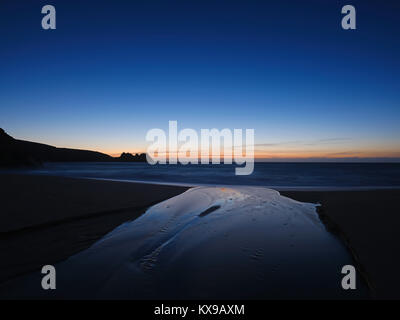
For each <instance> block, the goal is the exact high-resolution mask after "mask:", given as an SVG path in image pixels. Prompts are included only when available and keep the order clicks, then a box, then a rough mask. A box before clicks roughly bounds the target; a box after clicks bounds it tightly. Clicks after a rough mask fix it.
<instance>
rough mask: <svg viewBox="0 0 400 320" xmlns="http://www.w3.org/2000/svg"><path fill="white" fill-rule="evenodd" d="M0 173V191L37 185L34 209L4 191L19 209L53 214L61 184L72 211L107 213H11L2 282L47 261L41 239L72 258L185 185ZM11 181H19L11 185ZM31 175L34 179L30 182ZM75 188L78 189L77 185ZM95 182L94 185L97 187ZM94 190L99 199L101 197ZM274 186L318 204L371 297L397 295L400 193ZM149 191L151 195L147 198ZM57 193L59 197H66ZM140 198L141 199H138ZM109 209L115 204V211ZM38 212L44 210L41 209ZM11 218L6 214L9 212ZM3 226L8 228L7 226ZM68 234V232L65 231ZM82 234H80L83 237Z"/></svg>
mask: <svg viewBox="0 0 400 320" xmlns="http://www.w3.org/2000/svg"><path fill="white" fill-rule="evenodd" d="M0 176H1V178H2V179H1V182H2V183H1V185H0V187H1V191H2V193H3V194H4V191H5V187H6V186H7V181H6V180H10V179H11V180H13V181H14V187H16V186H17V187H18V188H19V193H20V196H22V197H23V195H25V196H26V194H27V193H29V194H31V193H32V190H34V189H35V188H32V187H33V186H35V185H36V187H38V186H42V187H41V188H39V190H38V191H34V192H37V194H36V197H37V199H36V201H37V204H40V205H39V206H36V207H35V204H33V205H32V203H27V202H26V201H18V200H20V199H15V197H16V195H15V194H13V193H12V192H11V193H10V190H8V195H7V194H6V197H5V199H7V201H8V202H13V203H14V205H15V206H22V207H24V205H26V206H28V207H30V208H35V209H34V210H33V211H35V212H34V213H40V214H41V215H44V216H47V218H48V216H49V215H51V214H52V213H54V212H52V210H54V209H51V208H50V207H51V205H54V204H55V203H54V202H56V203H58V202H59V200H60V199H59V195H57V192H56V190H54V181H58V183H61V185H64V191H66V193H69V194H67V195H64V196H66V197H67V198H70V197H71V193H72V195H73V194H74V193H75V196H77V197H78V200H80V201H78V203H77V207H76V208H80V209H82V207H83V208H86V209H87V208H99V207H100V208H103V207H102V205H104V204H106V206H107V210H91V211H87V212H86V213H83V212H82V211H80V212H79V213H78V214H77V212H72V213H73V214H72V213H71V211H70V208H66V211H65V210H64V211H63V212H64V213H65V212H67V213H69V214H70V215H71V216H67V217H63V218H62V219H58V220H54V216H53V221H46V219H45V220H44V221H43V219H42V223H38V224H36V225H32V223H31V224H29V223H26V221H25V223H24V219H15V216H13V219H14V220H17V221H18V223H17V224H19V227H20V228H19V229H18V228H15V226H14V228H8V232H9V233H8V232H7V228H5V227H4V225H3V226H2V228H1V229H2V230H0V249H2V250H3V253H2V256H3V257H2V259H1V261H5V259H4V257H6V258H7V260H10V257H11V260H13V259H16V261H14V262H15V263H11V264H8V265H7V264H4V263H2V265H1V266H0V271H2V277H1V278H0V283H1V282H3V281H6V280H8V279H10V278H12V277H15V276H18V275H21V274H24V273H27V272H30V271H33V270H36V269H37V268H38V267H39V266H41V265H43V264H47V262H46V263H44V262H45V261H44V260H46V259H44V258H45V257H46V255H45V257H43V256H42V257H41V258H39V259H38V258H37V257H36V258H33V256H34V255H35V254H37V252H38V251H37V250H39V251H40V248H42V247H43V246H45V247H46V244H47V245H48V243H49V242H50V243H51V244H50V245H49V248H46V250H47V257H50V258H49V259H50V260H52V261H51V262H52V263H54V262H57V261H63V260H65V259H66V258H68V257H69V256H71V255H73V254H75V253H77V252H80V251H82V250H84V249H86V248H88V247H90V246H91V245H92V244H93V243H95V242H96V241H97V240H98V239H100V238H101V237H102V236H104V235H105V234H107V233H108V232H109V231H111V230H113V229H114V228H115V227H117V226H119V225H121V224H123V223H124V222H127V221H132V220H134V219H136V218H137V217H139V216H140V215H141V214H142V213H144V212H145V211H146V209H147V208H149V207H150V206H152V205H154V204H156V203H158V202H161V201H163V200H166V199H169V198H171V197H173V196H176V195H178V194H180V193H182V192H184V191H186V190H187V189H188V187H182V186H176V185H173V186H171V185H169V184H163V185H161V184H154V183H134V182H132V181H124V182H122V181H119V182H117V181H109V180H106V179H77V178H67V177H55V176H43V175H18V174H17V175H4V174H2V175H0ZM7 177H8V179H7ZM16 180H19V181H17V183H15V182H16ZM33 180H35V181H36V182H33ZM27 181H28V183H27ZM29 181H30V182H29ZM72 181H73V182H74V183H75V187H74V188H69V187H71V183H72V184H74V183H73V182H72ZM18 182H19V183H18ZM126 182H129V183H126ZM32 183H33V184H32ZM46 183H47V188H48V189H47V191H49V190H50V191H51V192H50V193H52V195H53V197H50V198H51V199H50V200H51V201H50V203H49V197H48V196H46V195H45V194H46V187H43V185H45V184H46ZM56 185H57V184H56ZM78 185H79V186H80V187H78ZM95 185H96V187H94V186H95ZM117 185H118V186H117ZM65 187H68V188H65ZM234 187H235V186H234ZM236 187H237V186H236ZM82 188H83V189H82ZM92 188H93V189H92ZM99 190H100V195H101V196H99V194H98V192H99ZM101 190H103V191H101ZM14 191H15V190H14ZM105 191H106V192H105ZM278 191H279V192H280V194H281V195H283V196H286V197H289V198H291V199H294V200H297V201H301V202H307V203H319V204H321V205H322V207H321V208H322V211H320V212H318V214H319V216H320V219H321V221H322V222H323V223H324V225H325V227H326V229H327V230H328V231H329V232H332V229H333V231H334V233H335V235H336V236H338V237H339V238H340V240H341V241H342V243H343V244H344V245H346V247H347V248H348V249H349V251H350V252H351V253H352V255H353V258H354V259H355V260H356V261H357V263H358V264H359V266H361V272H362V273H364V271H363V269H365V274H366V279H367V282H371V283H372V285H371V283H370V287H372V288H373V290H372V293H373V298H378V299H380V298H389V299H393V298H399V297H400V295H399V293H398V292H397V286H398V285H400V283H399V279H398V277H397V271H395V270H397V269H396V268H398V267H400V261H399V260H400V259H399V258H397V257H396V255H395V252H396V251H395V250H397V249H398V245H397V244H396V243H398V242H399V241H396V238H395V237H396V231H397V227H400V218H399V217H397V216H396V212H400V210H398V209H399V204H398V201H396V199H397V198H398V197H399V196H400V190H397V189H384V190H382V189H378V190H377V189H373V190H346V191H344V190H334V191H328V190H286V191H285V190H279V189H278ZM102 192H103V193H102ZM104 192H105V193H104ZM85 193H86V194H85ZM87 193H88V194H89V195H90V196H89V199H90V201H89V202H93V203H92V204H95V205H94V206H93V207H91V206H90V205H88V204H86V205H85V204H84V203H82V198H80V199H79V197H80V196H81V197H83V198H85V197H86V196H87ZM93 193H94V197H93ZM104 194H108V195H109V197H110V199H109V200H110V201H111V203H112V205H111V206H110V203H109V202H108V201H105V202H104V200H105V199H104ZM146 194H147V196H146ZM150 194H151V196H149V195H150ZM143 196H145V198H146V199H143ZM17 198H18V196H17ZM28 198H29V196H28ZM61 198H62V199H63V197H61ZM72 198H73V197H72ZM127 198H134V200H135V201H136V205H133V206H132V205H129V206H126V205H125V206H122V207H121V206H120V207H118V205H121V203H124V204H126V203H127V202H126V200H127ZM139 199H141V202H140V201H139ZM29 200H30V201H32V197H30V199H29ZM64 200H65V199H64ZM150 200H152V201H150ZM138 201H139V203H138ZM99 202H100V203H99ZM377 203H379V204H380V207H379V206H378V207H377V206H376V204H377ZM139 204H141V206H139ZM46 205H47V210H48V211H47V212H43V208H46ZM49 205H50V207H49ZM113 206H114V208H112V207H113ZM116 206H117V207H116ZM3 207H4V204H3ZM56 207H57V206H56ZM67 207H68V206H67ZM110 208H111V209H110ZM5 209H6V210H4V211H7V210H8V212H9V213H10V211H11V212H12V211H14V213H15V210H12V208H11V206H7V205H6V208H5ZM39 210H42V211H41V212H38V211H39ZM68 210H69V211H68ZM396 210H397V211H396ZM17 211H18V210H17ZM78 211H79V210H78ZM381 211H385V212H391V213H392V214H391V215H390V216H386V217H385V218H386V220H385V218H384V217H381V216H380V214H379V213H380V212H381ZM31 213H32V212H31ZM20 214H22V218H24V216H25V218H26V216H27V215H28V213H26V212H25V213H21V211H20ZM6 216H7V214H6ZM1 218H2V219H3V221H4V219H5V218H6V219H7V217H1ZM42 218H43V217H42ZM8 219H11V218H10V216H9V217H8ZM47 220H48V219H47ZM27 221H29V219H27ZM11 224H12V223H11ZM14 225H15V223H14ZM4 229H6V231H5V230H4ZM330 229H331V230H330ZM371 230H372V231H375V233H377V234H379V235H380V236H381V237H377V238H376V237H375V238H372V239H369V237H368V235H369V234H371ZM69 233H70V235H69V236H67V235H68V234H69ZM71 234H72V235H71ZM82 234H83V235H84V236H82ZM372 234H373V232H372ZM65 237H67V239H65ZM391 237H393V238H391ZM32 239H34V241H33V243H31V242H32V241H30V240H32ZM26 243H29V246H30V248H28V249H30V250H28V249H27V248H25V245H26ZM32 248H33V249H32ZM46 250H45V251H46ZM382 251H383V253H385V254H388V253H390V252H392V254H391V255H389V254H388V256H389V257H390V259H391V260H392V261H391V262H392V263H391V264H390V263H386V264H385V263H383V264H382V263H380V262H379V261H380V260H379V259H381V258H382V255H383V256H384V254H383V253H382ZM12 252H14V253H12ZM50 264H51V263H50ZM15 267H17V270H15ZM388 267H389V269H390V272H389V273H390V274H391V275H393V276H394V277H397V278H396V279H392V281H391V282H390V281H389V282H388V281H387V277H388V275H387V270H388ZM11 269H13V270H11ZM17 271H18V272H17ZM393 280H395V281H393Z"/></svg>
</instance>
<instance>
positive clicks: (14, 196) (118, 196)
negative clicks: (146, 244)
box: [0, 174, 187, 283]
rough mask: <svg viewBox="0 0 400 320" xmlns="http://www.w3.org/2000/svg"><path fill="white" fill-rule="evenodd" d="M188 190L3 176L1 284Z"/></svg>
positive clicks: (58, 258) (72, 251)
mask: <svg viewBox="0 0 400 320" xmlns="http://www.w3.org/2000/svg"><path fill="white" fill-rule="evenodd" d="M185 190H187V188H186V187H177V186H164V185H163V186H161V185H151V184H138V183H122V182H110V181H97V180H85V179H73V178H65V177H51V176H33V175H32V176H29V175H8V174H1V175H0V197H1V211H0V219H1V223H0V283H1V282H3V281H5V280H7V279H10V278H13V277H15V276H17V275H20V274H24V273H27V272H30V271H33V270H37V269H38V268H41V267H42V266H43V265H45V264H54V263H56V262H58V261H61V260H64V259H66V258H68V257H69V256H71V255H73V254H75V253H77V252H79V251H82V250H84V249H86V248H88V247H89V246H91V245H92V244H93V243H94V242H95V241H97V240H98V239H99V238H101V237H102V236H104V235H105V234H106V233H108V232H110V231H111V230H113V229H114V228H116V227H117V226H119V225H120V224H122V223H124V222H126V221H129V220H133V219H135V218H137V217H138V216H140V215H141V214H142V213H143V212H144V211H145V210H146V208H148V207H149V206H151V205H153V204H156V203H158V202H160V201H163V200H165V199H168V198H171V197H173V196H176V195H178V194H180V193H182V192H184V191H185Z"/></svg>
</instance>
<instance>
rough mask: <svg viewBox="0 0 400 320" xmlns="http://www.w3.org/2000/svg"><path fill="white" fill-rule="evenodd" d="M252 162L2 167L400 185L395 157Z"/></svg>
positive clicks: (305, 185)
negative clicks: (246, 171) (249, 168)
mask: <svg viewBox="0 0 400 320" xmlns="http://www.w3.org/2000/svg"><path fill="white" fill-rule="evenodd" d="M254 165H255V167H254V171H253V173H252V174H251V175H241V176H240V175H235V168H236V167H237V166H236V165H226V164H216V165H212V164H209V165H200V164H199V165H194V164H188V165H182V164H164V165H161V164H157V165H150V164H148V163H135V162H110V163H107V162H85V163H83V162H82V163H78V162H75V163H71V162H69V163H45V164H43V165H42V166H41V167H37V168H29V169H18V170H7V172H12V173H27V174H38V175H54V176H65V177H76V178H92V179H106V180H116V181H131V182H147V183H161V184H175V185H185V186H195V185H202V186H210V185H242V186H265V187H270V188H276V189H280V190H284V189H289V190H290V189H375V188H376V189H379V188H383V189H384V188H400V163H293V162H287V163H282V162H276V163H271V162H256V163H255V164H254ZM2 172H4V170H3V171H2Z"/></svg>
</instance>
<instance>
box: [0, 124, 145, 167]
mask: <svg viewBox="0 0 400 320" xmlns="http://www.w3.org/2000/svg"><path fill="white" fill-rule="evenodd" d="M113 161H122V162H144V161H146V155H145V154H135V155H132V154H130V153H125V152H124V153H122V154H121V156H120V157H111V156H110V155H108V154H105V153H101V152H97V151H89V150H79V149H69V148H57V147H54V146H50V145H47V144H43V143H37V142H31V141H24V140H18V139H14V138H13V137H11V136H10V135H8V134H7V133H6V132H5V131H4V130H3V129H1V128H0V167H18V166H34V165H40V164H42V163H43V162H113Z"/></svg>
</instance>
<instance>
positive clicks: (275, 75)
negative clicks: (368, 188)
mask: <svg viewBox="0 0 400 320" xmlns="http://www.w3.org/2000/svg"><path fill="white" fill-rule="evenodd" d="M45 4H52V5H54V6H55V7H56V10H57V29H56V30H43V29H42V28H41V19H42V16H43V15H42V14H41V8H42V6H43V5H45ZM345 4H352V5H354V6H355V7H356V10H357V30H347V31H345V30H342V28H341V24H340V21H341V18H342V14H341V7H342V6H343V5H345ZM0 37H1V50H0V127H2V128H4V129H5V130H6V131H7V132H9V133H10V134H11V135H13V136H15V137H17V138H21V139H28V140H34V141H40V142H44V143H49V144H54V145H57V146H68V147H78V148H89V149H96V150H100V151H105V152H109V153H114V152H120V151H141V150H144V148H145V145H146V143H145V140H144V138H145V134H146V131H147V130H149V129H151V128H154V127H161V128H166V127H167V125H168V120H178V125H179V126H180V128H184V127H191V128H195V129H200V128H213V127H216V128H219V129H222V128H225V127H228V128H232V129H233V128H254V129H255V130H256V143H257V144H259V146H258V147H257V150H258V153H259V154H262V155H264V154H267V156H272V157H275V156H277V157H292V156H293V154H298V156H299V157H305V156H307V157H308V156H310V157H317V156H318V157H320V156H323V157H325V156H326V157H335V156H349V157H358V156H360V157H372V156H374V157H376V156H377V157H380V156H382V157H389V156H390V157H400V153H399V151H400V126H399V123H400V104H399V102H400V77H399V76H400V60H399V57H400V1H378V0H376V1H367V0H363V1H334V0H332V1H329V0H325V1H323V0H320V1H294V0H293V1H285V0H283V1H271V2H270V1H247V0H246V1H244V0H243V1H233V0H230V1H217V0H215V1H204V0H203V1H192V0H191V1H187V0H186V1H169V0H164V1H144V0H143V1H73V0H69V1H32V0H30V1H20V0H12V1H11V0H5V1H4V0H2V1H1V2H0Z"/></svg>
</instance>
